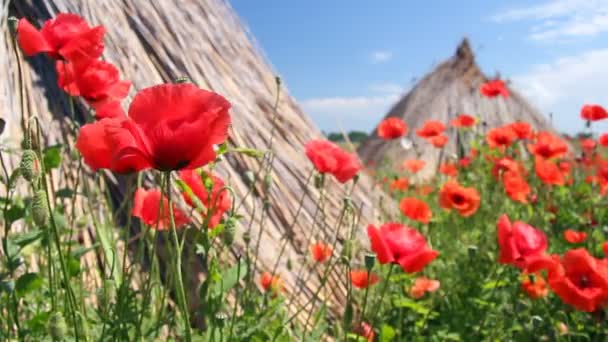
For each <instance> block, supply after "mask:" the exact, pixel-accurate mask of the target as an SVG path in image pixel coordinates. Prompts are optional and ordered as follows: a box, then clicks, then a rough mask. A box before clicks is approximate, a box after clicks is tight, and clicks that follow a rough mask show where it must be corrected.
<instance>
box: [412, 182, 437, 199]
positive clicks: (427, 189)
mask: <svg viewBox="0 0 608 342" xmlns="http://www.w3.org/2000/svg"><path fill="white" fill-rule="evenodd" d="M433 190H435V188H434V187H433V186H432V185H430V184H420V185H418V188H416V193H417V194H419V195H421V196H426V195H428V194H430V193H431V192H433Z"/></svg>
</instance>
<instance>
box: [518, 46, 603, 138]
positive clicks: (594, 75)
mask: <svg viewBox="0 0 608 342" xmlns="http://www.w3.org/2000/svg"><path fill="white" fill-rule="evenodd" d="M607 60H608V49H597V50H589V51H586V52H583V53H580V54H578V55H573V56H569V57H564V58H559V59H557V60H556V61H554V62H552V63H548V64H540V65H536V66H533V67H532V68H531V69H530V70H529V71H528V72H526V73H523V74H520V75H515V76H514V77H512V80H513V83H514V86H515V88H516V89H519V90H521V91H522V92H523V94H525V95H526V97H527V98H529V99H530V100H531V101H532V102H533V103H534V104H535V105H537V106H538V108H539V109H540V110H541V111H542V112H543V113H554V118H555V123H556V124H557V126H558V128H559V129H561V130H564V131H568V132H576V131H578V130H581V129H582V127H583V121H582V120H581V119H580V117H579V112H580V108H581V107H582V106H583V105H584V104H586V103H598V104H602V105H604V106H608V92H607V91H606V89H608V68H606V66H605V65H606V61H607Z"/></svg>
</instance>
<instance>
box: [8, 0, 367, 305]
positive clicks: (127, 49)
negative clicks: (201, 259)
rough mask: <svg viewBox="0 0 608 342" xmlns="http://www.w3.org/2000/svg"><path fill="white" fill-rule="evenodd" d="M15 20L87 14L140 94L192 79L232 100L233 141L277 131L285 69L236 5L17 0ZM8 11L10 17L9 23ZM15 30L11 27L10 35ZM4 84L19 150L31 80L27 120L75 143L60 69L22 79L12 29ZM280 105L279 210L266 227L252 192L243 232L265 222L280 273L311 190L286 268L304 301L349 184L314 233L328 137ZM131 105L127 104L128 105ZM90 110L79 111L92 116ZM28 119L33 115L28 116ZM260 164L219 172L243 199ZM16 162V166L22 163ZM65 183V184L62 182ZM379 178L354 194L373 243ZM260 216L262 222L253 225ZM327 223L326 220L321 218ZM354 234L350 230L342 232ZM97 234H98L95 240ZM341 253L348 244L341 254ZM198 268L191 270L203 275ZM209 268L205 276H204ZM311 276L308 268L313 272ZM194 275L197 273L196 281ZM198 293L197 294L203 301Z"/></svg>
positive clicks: (266, 254) (27, 71)
mask: <svg viewBox="0 0 608 342" xmlns="http://www.w3.org/2000/svg"><path fill="white" fill-rule="evenodd" d="M12 3H13V5H12V6H14V7H11V13H10V14H11V15H15V16H17V17H27V18H28V19H30V20H31V21H32V22H33V23H35V24H36V25H40V24H41V23H42V22H43V21H44V20H46V19H49V18H51V17H53V16H54V15H56V14H57V13H58V12H72V13H77V14H79V15H82V16H83V17H85V18H86V19H87V21H88V22H90V23H94V24H96V25H98V24H99V25H105V27H106V28H107V33H106V37H105V42H106V48H105V53H104V58H105V59H106V60H108V61H110V62H112V63H114V64H115V65H117V67H118V68H119V69H120V71H121V74H122V75H123V78H124V79H128V80H131V81H132V82H133V88H134V89H133V90H132V92H131V96H132V95H133V94H134V93H135V92H136V91H137V90H139V89H142V88H144V87H148V86H151V85H154V84H158V83H163V82H171V81H172V80H174V79H176V78H177V77H181V76H186V77H188V78H189V79H191V80H192V81H193V82H194V83H195V84H197V85H199V86H200V87H203V88H207V89H211V90H214V91H216V92H218V93H220V94H222V95H224V96H225V97H226V98H227V99H228V100H229V101H230V102H231V104H232V106H233V107H232V110H231V113H232V118H233V125H232V128H231V131H230V142H231V143H232V144H234V145H236V146H243V147H252V148H259V149H264V148H265V147H266V146H267V144H268V139H269V137H270V132H271V130H272V129H273V125H272V122H271V118H272V116H273V111H272V107H273V102H274V97H275V94H276V85H275V72H274V71H273V70H272V68H271V66H270V65H269V63H268V62H267V61H266V60H265V58H264V57H263V55H262V54H261V53H260V50H259V49H258V48H257V46H256V44H255V42H254V41H253V40H252V39H251V36H250V34H249V32H248V31H247V30H246V28H244V27H243V25H242V24H241V22H240V21H239V19H238V18H237V16H236V15H235V13H234V12H233V10H232V9H231V7H230V5H229V4H227V3H226V2H224V1H222V0H179V1H172V0H163V1H143V0H142V1H122V0H99V1H80V0H20V1H15V2H12ZM6 16H7V13H2V22H3V23H6ZM3 32H7V30H5V31H3ZM0 44H1V45H2V46H3V49H0V73H1V74H2V75H4V77H2V79H1V80H0V92H1V93H2V94H3V95H2V97H1V98H0V113H1V116H2V117H3V118H4V119H5V120H6V121H7V122H8V126H9V127H8V128H7V132H5V134H4V135H3V139H4V140H5V143H7V144H12V145H18V144H19V142H20V140H21V133H22V129H21V124H22V118H21V115H20V113H21V107H20V103H19V96H18V89H19V86H20V83H19V79H20V77H22V78H23V81H24V82H23V87H24V88H25V90H26V96H27V105H26V106H25V108H24V109H25V113H26V117H30V116H32V115H37V116H38V117H40V118H42V121H43V123H44V126H45V127H43V129H44V131H45V132H47V133H48V136H47V139H48V143H49V144H52V143H55V142H65V141H66V140H67V141H68V144H71V143H69V142H70V141H73V136H72V135H71V133H70V129H69V127H68V125H67V123H66V120H65V115H66V113H68V112H69V111H68V103H67V101H66V100H65V96H64V95H63V94H62V93H61V92H60V91H59V90H58V89H57V86H56V79H55V73H54V71H53V64H52V63H51V62H50V60H48V58H46V57H44V56H37V57H34V58H28V59H27V63H25V65H24V67H23V70H22V73H21V75H19V73H18V69H17V64H16V59H15V56H14V54H13V52H12V51H13V50H12V48H13V42H12V40H11V39H10V37H9V35H8V33H6V34H4V35H2V36H0ZM281 94H282V95H281V99H280V102H279V105H278V113H279V115H278V117H277V120H276V123H275V126H274V129H276V132H277V134H276V137H275V141H274V148H273V152H274V161H273V164H272V169H271V175H272V177H273V179H274V184H273V186H272V188H271V189H270V191H269V192H268V194H267V196H268V201H269V202H270V204H271V205H270V209H269V211H268V213H267V215H266V218H264V222H263V224H260V222H258V221H259V220H260V214H261V212H262V207H263V198H262V197H263V195H260V194H264V190H263V188H262V184H261V182H259V183H258V184H257V185H256V187H257V188H256V190H257V192H256V193H257V195H255V196H248V197H247V200H246V201H245V202H244V205H243V206H242V207H241V209H240V210H239V214H242V215H245V218H244V219H243V220H242V222H241V223H242V227H241V229H240V231H241V233H242V231H243V230H246V229H248V228H247V227H251V236H252V237H253V240H254V241H255V238H256V237H257V235H258V230H259V229H260V227H261V226H263V228H264V233H263V236H262V241H261V249H260V250H261V256H260V263H261V269H262V270H271V269H272V267H273V265H274V262H275V259H276V256H277V253H278V249H279V248H278V246H279V245H280V243H281V241H282V240H283V239H284V238H286V237H287V235H286V231H285V230H286V227H287V225H288V223H289V222H290V221H291V220H292V217H293V216H294V214H295V212H296V208H297V206H298V201H299V198H300V197H301V196H302V194H305V197H304V201H303V210H302V211H301V213H300V215H299V218H298V219H297V220H296V225H295V227H294V230H293V231H292V232H291V233H292V234H290V235H289V236H290V237H289V244H288V247H287V252H286V253H285V256H284V257H283V258H282V260H281V262H280V264H279V273H280V274H281V275H282V277H283V278H284V279H285V281H286V287H287V291H288V292H292V293H297V294H298V296H299V298H298V300H299V301H300V302H303V301H305V300H306V299H307V298H308V297H310V296H311V294H312V291H313V289H315V287H316V286H317V284H318V283H319V278H320V277H319V276H320V275H321V273H322V272H321V270H320V269H319V270H317V271H315V272H318V275H319V276H313V277H312V278H310V280H309V281H307V282H306V283H305V284H304V285H303V287H302V288H301V289H299V290H297V291H296V288H297V287H298V285H297V281H296V279H295V278H296V277H295V274H294V273H295V270H298V269H299V264H300V263H301V262H303V261H304V260H306V259H307V258H308V246H309V241H307V239H308V238H312V239H324V240H328V241H331V239H332V238H333V236H334V233H335V232H334V231H333V230H332V229H333V227H334V226H335V221H336V219H337V217H338V213H339V211H340V209H341V208H342V205H343V202H342V197H343V195H344V193H345V192H346V189H347V187H345V186H341V187H339V186H338V185H337V183H335V182H333V180H332V181H330V182H329V183H330V186H329V188H328V189H327V203H326V207H325V212H324V213H322V214H321V216H324V218H325V221H324V222H325V223H323V224H319V223H317V226H320V228H319V227H317V228H315V229H317V230H318V232H317V233H316V234H315V235H312V237H311V234H310V232H311V229H313V227H314V226H315V225H314V224H313V222H312V218H313V215H314V212H315V208H316V204H317V203H318V199H319V191H317V190H316V189H315V188H314V187H313V186H312V184H309V185H305V184H304V183H305V182H306V179H307V177H308V175H309V174H310V173H311V170H312V165H311V163H310V162H309V161H308V160H307V158H306V156H305V154H304V150H303V146H304V144H305V143H306V142H307V141H309V140H311V139H315V138H321V137H322V135H321V133H320V131H319V130H318V129H317V128H316V127H315V126H314V124H313V123H312V122H311V120H310V119H309V118H308V117H307V116H306V115H305V114H304V113H303V112H302V110H301V109H300V107H299V106H298V104H297V103H296V102H295V101H294V99H293V98H292V97H291V96H290V95H289V92H288V90H287V89H286V87H285V86H284V85H283V86H282V89H281ZM128 102H129V101H126V103H128ZM84 110H85V108H84V106H82V104H81V105H79V106H78V111H79V112H80V113H81V114H82V113H83V112H84ZM26 119H27V118H26ZM258 165H259V160H256V159H253V158H251V157H245V156H243V155H231V156H230V157H228V158H227V162H224V163H221V164H220V166H219V170H218V171H219V174H221V175H222V176H223V177H224V178H225V179H227V180H228V181H229V183H230V185H232V186H233V187H234V189H235V190H236V193H237V196H238V197H239V198H240V197H242V196H243V195H244V194H245V193H246V192H247V189H248V186H247V184H246V177H245V172H246V171H247V170H254V171H255V170H257V168H258ZM14 166H15V165H13V167H14ZM60 179H61V178H60ZM108 179H110V180H111V179H113V177H108ZM123 182H124V178H123V177H116V181H115V184H113V185H114V187H112V191H114V196H117V197H120V196H122V192H121V191H124V187H122V186H121V185H122V184H123ZM371 184H372V182H371V181H370V179H369V178H367V177H366V176H364V175H362V177H361V179H360V180H359V183H358V184H357V187H356V189H355V191H354V193H353V194H352V196H351V198H352V200H353V201H354V204H355V206H357V207H361V208H362V215H361V222H360V223H358V225H357V226H356V227H355V228H356V231H357V234H358V236H360V237H362V238H363V234H364V233H363V232H364V230H363V229H361V227H363V226H364V224H366V223H367V222H370V221H373V220H374V219H375V216H374V204H375V203H376V202H375V200H374V199H373V196H374V194H375V193H374V191H372V187H371ZM253 212H255V217H254V220H255V222H254V224H251V225H250V221H251V220H252V213H253ZM317 220H319V219H317ZM342 232H343V233H346V229H345V228H342ZM92 235H93V238H94V234H92ZM231 251H232V256H233V257H234V255H236V254H237V253H243V251H244V247H243V242H242V239H241V238H240V237H238V236H237V241H236V242H235V244H234V246H233V248H232V250H231ZM338 252H339V248H338ZM288 260H291V262H292V263H293V265H294V266H293V270H294V271H289V270H288V268H287V261H288ZM195 271H196V270H192V269H189V270H188V273H189V274H193V273H195ZM199 271H200V270H199ZM309 273H310V272H304V276H307V274H309ZM193 278H194V277H193ZM331 279H332V280H331V282H332V283H333V284H332V286H330V289H331V291H333V293H330V294H329V296H331V298H329V299H328V303H332V302H333V303H336V302H340V301H342V300H343V298H344V294H345V287H344V286H345V280H346V279H345V277H344V276H343V275H340V276H338V274H334V275H333V276H332V277H331ZM189 288H191V289H192V290H193V291H195V290H196V286H189ZM195 297H197V296H193V297H191V298H195Z"/></svg>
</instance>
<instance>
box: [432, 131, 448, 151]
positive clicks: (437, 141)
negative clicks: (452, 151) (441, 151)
mask: <svg viewBox="0 0 608 342" xmlns="http://www.w3.org/2000/svg"><path fill="white" fill-rule="evenodd" d="M448 140H449V139H448V136H447V135H443V134H442V135H438V136H436V137H430V138H429V140H428V141H429V142H430V143H431V144H432V145H433V146H434V147H437V148H442V147H444V146H445V144H447V143H448Z"/></svg>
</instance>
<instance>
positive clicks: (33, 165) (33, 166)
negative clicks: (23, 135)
mask: <svg viewBox="0 0 608 342" xmlns="http://www.w3.org/2000/svg"><path fill="white" fill-rule="evenodd" d="M19 169H20V171H21V174H22V175H23V178H25V179H26V180H27V181H28V182H30V183H32V184H34V183H35V182H37V181H38V178H39V177H40V162H39V161H38V156H37V155H36V152H34V151H33V150H25V151H23V155H22V156H21V163H20V164H19Z"/></svg>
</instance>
